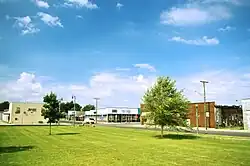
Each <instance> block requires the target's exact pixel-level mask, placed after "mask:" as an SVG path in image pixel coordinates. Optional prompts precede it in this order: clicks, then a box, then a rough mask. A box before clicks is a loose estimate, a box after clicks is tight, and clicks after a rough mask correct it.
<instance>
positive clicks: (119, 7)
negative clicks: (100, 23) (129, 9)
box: [116, 2, 124, 9]
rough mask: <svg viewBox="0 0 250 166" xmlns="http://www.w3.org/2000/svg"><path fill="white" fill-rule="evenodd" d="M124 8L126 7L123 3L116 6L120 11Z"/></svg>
mask: <svg viewBox="0 0 250 166" xmlns="http://www.w3.org/2000/svg"><path fill="white" fill-rule="evenodd" d="M123 6H124V5H123V4H121V3H119V2H118V3H117V4H116V7H117V8H118V9H121V8H122V7H123Z"/></svg>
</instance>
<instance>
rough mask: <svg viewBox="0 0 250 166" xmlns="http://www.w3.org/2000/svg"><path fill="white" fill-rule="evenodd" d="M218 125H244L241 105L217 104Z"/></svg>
mask: <svg viewBox="0 0 250 166" xmlns="http://www.w3.org/2000/svg"><path fill="white" fill-rule="evenodd" d="M215 108H216V125H217V127H243V112H242V107H241V106H235V105H233V106H227V105H215Z"/></svg>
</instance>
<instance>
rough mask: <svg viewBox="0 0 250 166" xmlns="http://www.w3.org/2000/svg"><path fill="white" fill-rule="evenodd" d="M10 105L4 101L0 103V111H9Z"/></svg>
mask: <svg viewBox="0 0 250 166" xmlns="http://www.w3.org/2000/svg"><path fill="white" fill-rule="evenodd" d="M9 105H10V103H9V102H8V101H4V102H2V103H0V111H4V110H5V109H9Z"/></svg>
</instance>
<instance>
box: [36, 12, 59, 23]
mask: <svg viewBox="0 0 250 166" xmlns="http://www.w3.org/2000/svg"><path fill="white" fill-rule="evenodd" d="M37 15H38V16H39V17H40V19H41V20H42V21H43V22H44V23H45V24H47V25H49V26H51V27H53V26H59V27H63V25H62V23H61V20H60V19H59V17H53V16H51V15H49V14H47V13H43V12H38V13H37Z"/></svg>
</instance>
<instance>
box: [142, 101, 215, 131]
mask: <svg viewBox="0 0 250 166" xmlns="http://www.w3.org/2000/svg"><path fill="white" fill-rule="evenodd" d="M196 105H197V106H198V115H199V119H198V124H199V127H205V120H206V122H207V127H208V128H215V127H216V121H215V119H216V118H215V115H216V114H215V112H216V108H215V102H207V112H208V113H207V114H206V118H205V112H204V103H190V104H189V116H188V121H189V122H190V125H191V126H196ZM140 107H141V119H140V120H141V124H144V123H147V119H146V115H147V112H145V111H144V109H143V108H144V104H141V106H140Z"/></svg>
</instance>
